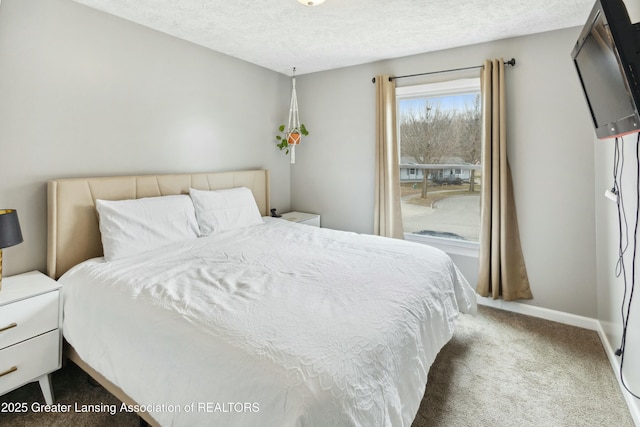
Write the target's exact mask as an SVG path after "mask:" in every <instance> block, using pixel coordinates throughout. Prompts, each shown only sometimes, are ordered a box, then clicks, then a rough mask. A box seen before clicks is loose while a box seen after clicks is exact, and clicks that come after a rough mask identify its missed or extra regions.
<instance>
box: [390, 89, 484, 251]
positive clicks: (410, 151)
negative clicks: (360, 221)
mask: <svg viewBox="0 0 640 427" xmlns="http://www.w3.org/2000/svg"><path fill="white" fill-rule="evenodd" d="M396 97H397V101H398V102H397V105H398V114H397V117H398V119H397V120H398V126H397V128H398V134H399V135H398V141H399V144H398V145H399V150H400V153H399V154H400V155H399V158H400V185H401V190H402V204H401V206H402V220H403V224H404V234H405V239H407V240H414V241H420V242H425V243H429V244H433V243H434V242H435V243H442V242H445V244H454V245H456V246H459V247H468V248H475V249H476V250H477V246H478V240H479V234H480V182H481V181H480V177H481V170H480V168H481V164H480V161H481V158H480V157H481V150H480V140H481V131H482V120H481V107H480V79H479V78H473V79H459V80H452V81H448V82H440V83H434V84H426V85H416V86H405V87H399V88H396ZM414 172H416V173H414ZM436 246H438V245H437V244H436Z"/></svg>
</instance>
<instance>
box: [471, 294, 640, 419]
mask: <svg viewBox="0 0 640 427" xmlns="http://www.w3.org/2000/svg"><path fill="white" fill-rule="evenodd" d="M476 300H477V301H478V304H480V305H485V306H489V307H494V308H498V309H501V310H505V311H512V312H514V313H520V314H526V315H528V316H533V317H538V318H541V319H546V320H551V321H554V322H558V323H563V324H565V325H571V326H577V327H579V328H584V329H589V330H592V331H596V332H597V333H598V336H599V337H600V341H601V342H602V346H603V347H604V350H605V353H606V354H607V358H608V359H609V363H610V364H611V368H612V369H613V372H614V374H615V376H616V380H617V381H618V385H619V386H620V390H621V391H622V396H623V397H624V400H625V402H626V403H627V407H628V408H629V412H630V413H631V418H633V422H634V423H635V425H636V426H638V427H640V401H639V400H638V399H636V398H634V397H633V396H631V395H630V394H629V392H628V391H627V390H626V389H625V388H624V386H623V385H622V382H621V381H620V375H619V372H620V362H619V360H618V357H617V356H616V355H615V351H614V350H613V347H612V346H611V343H610V342H609V339H608V338H607V335H606V334H605V333H604V329H603V328H602V325H601V323H600V321H599V320H597V319H592V318H590V317H584V316H577V315H575V314H570V313H564V312H562V311H556V310H550V309H548V308H542V307H536V306H534V305H529V304H522V303H519V302H513V301H503V300H494V299H491V298H485V297H481V296H479V295H477V298H476Z"/></svg>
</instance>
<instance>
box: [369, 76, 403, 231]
mask: <svg viewBox="0 0 640 427" xmlns="http://www.w3.org/2000/svg"><path fill="white" fill-rule="evenodd" d="M375 83H376V166H375V168H376V171H375V179H376V188H375V200H374V201H375V207H374V209H375V211H374V220H373V232H374V234H377V235H379V236H385V237H395V238H398V239H402V238H404V235H403V231H402V212H401V210H400V167H399V163H398V134H397V131H396V84H395V81H393V80H392V81H389V76H386V75H384V76H376V79H375Z"/></svg>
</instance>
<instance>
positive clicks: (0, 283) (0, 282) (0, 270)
mask: <svg viewBox="0 0 640 427" xmlns="http://www.w3.org/2000/svg"><path fill="white" fill-rule="evenodd" d="M1 290H2V249H0V291H1Z"/></svg>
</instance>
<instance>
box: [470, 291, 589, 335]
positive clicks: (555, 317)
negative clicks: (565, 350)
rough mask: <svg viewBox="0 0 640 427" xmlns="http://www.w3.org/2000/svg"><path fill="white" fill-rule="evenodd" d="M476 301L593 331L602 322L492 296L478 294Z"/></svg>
mask: <svg viewBox="0 0 640 427" xmlns="http://www.w3.org/2000/svg"><path fill="white" fill-rule="evenodd" d="M476 301H478V304H480V305H486V306H489V307H494V308H499V309H501V310H505V311H512V312H514V313H520V314H526V315H528V316H533V317H538V318H540V319H546V320H551V321H554V322H558V323H563V324H565V325H571V326H577V327H579V328H584V329H589V330H592V331H597V330H598V328H599V327H600V323H599V322H598V321H597V320H596V319H592V318H591V317H585V316H578V315H576V314H570V313H565V312H562V311H557V310H551V309H548V308H543V307H536V306H535V305H530V304H523V303H520V302H513V301H504V300H501V299H497V300H494V299H492V298H485V297H481V296H480V295H477V298H476Z"/></svg>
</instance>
